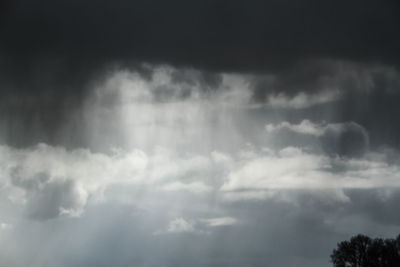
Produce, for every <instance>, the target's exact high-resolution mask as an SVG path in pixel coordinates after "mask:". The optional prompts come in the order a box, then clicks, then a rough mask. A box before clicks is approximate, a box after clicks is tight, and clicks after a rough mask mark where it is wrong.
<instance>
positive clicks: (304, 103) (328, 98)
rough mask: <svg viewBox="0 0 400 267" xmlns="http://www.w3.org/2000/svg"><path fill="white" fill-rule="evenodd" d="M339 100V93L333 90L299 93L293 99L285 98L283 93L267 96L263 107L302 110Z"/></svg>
mask: <svg viewBox="0 0 400 267" xmlns="http://www.w3.org/2000/svg"><path fill="white" fill-rule="evenodd" d="M339 98H340V93H339V91H334V90H331V91H325V92H318V93H316V94H307V93H304V92H300V93H298V94H296V95H295V96H293V97H290V96H286V95H285V94H284V93H279V94H278V95H272V94H271V95H270V96H268V99H267V101H266V104H265V106H266V107H269V108H275V109H279V108H282V109H303V108H309V107H312V106H315V105H322V104H326V103H330V102H334V101H336V100H338V99H339Z"/></svg>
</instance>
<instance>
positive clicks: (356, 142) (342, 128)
mask: <svg viewBox="0 0 400 267" xmlns="http://www.w3.org/2000/svg"><path fill="white" fill-rule="evenodd" d="M265 129H266V131H267V133H270V134H274V133H275V134H277V133H280V132H282V131H290V132H293V133H296V134H300V135H306V136H313V137H316V138H318V139H319V141H320V142H321V143H322V147H323V149H325V151H326V152H328V153H330V154H339V155H345V156H360V155H363V154H364V153H366V152H367V151H368V148H369V135H368V132H367V130H366V129H365V128H364V127H363V126H361V125H359V124H357V123H355V122H343V123H326V122H324V123H314V122H311V121H310V120H307V119H305V120H302V121H301V122H300V123H299V124H291V123H289V122H287V121H284V122H281V123H279V124H267V125H266V126H265Z"/></svg>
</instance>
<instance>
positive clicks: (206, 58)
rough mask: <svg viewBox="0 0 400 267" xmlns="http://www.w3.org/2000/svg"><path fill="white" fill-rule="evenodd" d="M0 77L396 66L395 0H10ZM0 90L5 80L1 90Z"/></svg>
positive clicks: (58, 79) (60, 79) (65, 79)
mask: <svg viewBox="0 0 400 267" xmlns="http://www.w3.org/2000/svg"><path fill="white" fill-rule="evenodd" d="M3 5H4V7H3V12H2V13H3V16H2V17H3V18H2V27H1V30H2V32H3V34H2V39H3V40H2V45H1V56H2V59H3V60H2V61H3V64H2V65H3V66H2V69H3V75H2V76H3V80H5V81H8V82H10V83H11V84H13V83H15V82H17V83H18V82H21V79H22V80H24V82H27V81H28V82H30V83H33V84H35V83H36V82H40V86H41V87H43V82H45V85H46V83H48V85H49V86H51V85H54V84H58V83H61V84H63V85H64V86H65V85H69V86H67V88H68V90H73V88H76V84H80V83H82V82H83V81H85V80H86V79H87V78H88V77H89V76H90V75H91V74H93V72H95V71H98V70H100V69H101V68H102V67H104V66H105V65H108V64H113V63H119V64H124V63H125V64H128V65H129V64H133V63H134V62H141V61H147V62H154V63H170V64H178V65H185V66H193V67H196V68H201V69H207V70H214V71H263V70H275V69H277V68H282V67H284V68H288V67H291V66H292V65H293V64H294V63H296V62H298V61H303V60H308V59H319V58H334V59H344V60H350V61H362V62H366V61H373V62H380V63H384V64H398V63H399V60H400V54H399V51H398V47H399V45H400V38H399V36H398V34H397V31H398V26H399V17H400V16H399V6H398V3H397V2H396V1H374V0H369V1H358V0H355V1H328V2H326V1H325V2H321V1H316V0H307V1H302V2H293V1H274V0H272V1H256V0H253V1H181V0H174V1H168V2H165V1H123V0H118V1H113V2H112V4H111V3H110V2H109V1H96V2H89V1H83V2H82V1H46V0H44V1H40V2H35V3H33V2H31V1H23V0H21V1H14V2H12V3H11V2H7V1H6V3H5V4H3ZM6 84H7V83H6Z"/></svg>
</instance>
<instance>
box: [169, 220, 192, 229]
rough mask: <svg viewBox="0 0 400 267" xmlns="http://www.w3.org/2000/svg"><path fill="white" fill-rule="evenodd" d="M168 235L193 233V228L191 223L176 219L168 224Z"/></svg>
mask: <svg viewBox="0 0 400 267" xmlns="http://www.w3.org/2000/svg"><path fill="white" fill-rule="evenodd" d="M167 232H168V233H191V232H194V227H193V225H192V224H191V223H189V222H187V221H186V220H184V219H183V218H176V219H174V220H172V221H171V222H170V223H169V224H168V228H167Z"/></svg>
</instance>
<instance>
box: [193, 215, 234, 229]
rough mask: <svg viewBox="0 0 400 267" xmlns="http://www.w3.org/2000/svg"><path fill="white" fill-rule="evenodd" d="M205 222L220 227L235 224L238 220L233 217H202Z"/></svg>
mask: <svg viewBox="0 0 400 267" xmlns="http://www.w3.org/2000/svg"><path fill="white" fill-rule="evenodd" d="M201 221H202V222H203V223H205V224H206V225H207V226H210V227H219V226H227V225H234V224H236V223H237V220H236V219H235V218H232V217H219V218H210V219H202V220H201Z"/></svg>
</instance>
